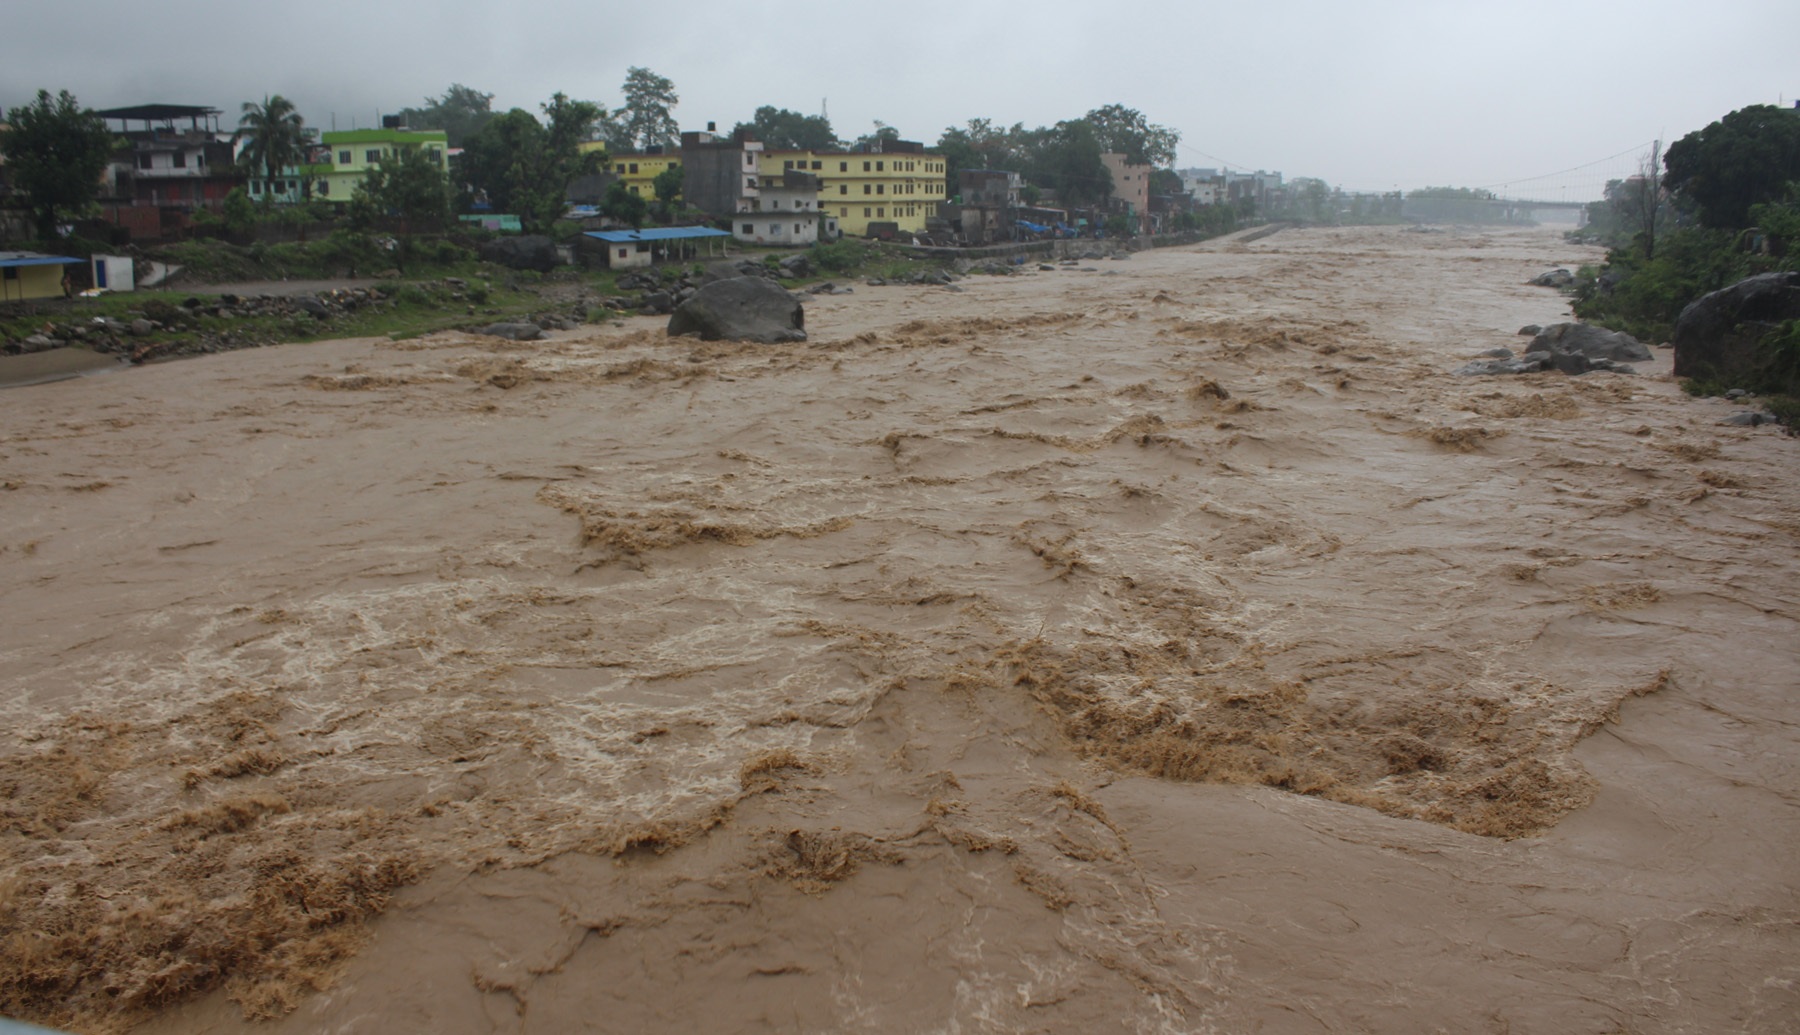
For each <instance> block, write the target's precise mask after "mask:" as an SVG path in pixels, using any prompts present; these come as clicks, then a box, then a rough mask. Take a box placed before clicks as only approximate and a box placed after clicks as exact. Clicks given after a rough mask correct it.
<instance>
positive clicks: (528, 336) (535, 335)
mask: <svg viewBox="0 0 1800 1035" xmlns="http://www.w3.org/2000/svg"><path fill="white" fill-rule="evenodd" d="M481 333H482V334H486V335H489V336H490V337H495V338H505V339H506V340H508V341H536V340H538V339H539V338H542V337H543V336H544V329H543V328H542V327H539V326H538V325H537V324H535V323H490V324H488V325H487V326H486V327H483V328H482V329H481Z"/></svg>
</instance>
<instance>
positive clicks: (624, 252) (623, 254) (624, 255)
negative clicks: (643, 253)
mask: <svg viewBox="0 0 1800 1035" xmlns="http://www.w3.org/2000/svg"><path fill="white" fill-rule="evenodd" d="M630 257H631V249H629V248H620V249H619V258H621V259H628V258H630Z"/></svg>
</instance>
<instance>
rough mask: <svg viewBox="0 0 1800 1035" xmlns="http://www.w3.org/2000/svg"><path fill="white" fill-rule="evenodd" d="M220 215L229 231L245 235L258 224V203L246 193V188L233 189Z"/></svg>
mask: <svg viewBox="0 0 1800 1035" xmlns="http://www.w3.org/2000/svg"><path fill="white" fill-rule="evenodd" d="M219 214H220V216H221V217H222V218H223V219H224V220H225V228H226V229H227V230H230V231H232V232H233V233H244V232H246V231H248V230H249V229H250V228H251V227H252V226H254V225H255V224H256V203H255V202H254V201H251V200H250V195H248V194H246V193H244V188H242V187H233V188H231V190H230V191H229V192H227V193H226V195H225V203H224V204H223V205H222V206H220V213H219Z"/></svg>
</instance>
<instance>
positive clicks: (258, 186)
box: [250, 180, 262, 194]
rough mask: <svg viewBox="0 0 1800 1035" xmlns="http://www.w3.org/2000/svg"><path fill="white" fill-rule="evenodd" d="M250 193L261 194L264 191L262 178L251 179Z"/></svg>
mask: <svg viewBox="0 0 1800 1035" xmlns="http://www.w3.org/2000/svg"><path fill="white" fill-rule="evenodd" d="M250 193H252V194H261V193H262V181H261V180H251V181H250Z"/></svg>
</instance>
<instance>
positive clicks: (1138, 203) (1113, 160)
mask: <svg viewBox="0 0 1800 1035" xmlns="http://www.w3.org/2000/svg"><path fill="white" fill-rule="evenodd" d="M1100 161H1101V162H1102V163H1103V164H1105V166H1106V171H1107V172H1109V173H1112V181H1113V189H1112V196H1113V204H1114V206H1115V207H1122V208H1124V210H1125V214H1126V215H1127V216H1130V217H1131V224H1132V226H1133V227H1135V228H1136V230H1137V232H1138V233H1140V234H1147V233H1149V232H1150V173H1151V171H1152V168H1153V167H1151V166H1149V165H1131V164H1129V163H1127V162H1126V161H1125V156H1124V155H1122V154H1117V153H1113V152H1108V153H1106V154H1103V155H1101V156H1100Z"/></svg>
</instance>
